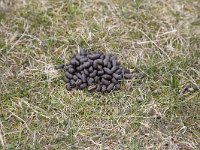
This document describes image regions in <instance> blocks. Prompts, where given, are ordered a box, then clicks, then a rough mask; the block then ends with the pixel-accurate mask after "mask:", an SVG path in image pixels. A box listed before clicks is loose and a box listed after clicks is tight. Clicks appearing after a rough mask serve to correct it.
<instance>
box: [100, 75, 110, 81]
mask: <svg viewBox="0 0 200 150" xmlns="http://www.w3.org/2000/svg"><path fill="white" fill-rule="evenodd" d="M102 78H104V79H107V80H111V79H112V76H111V75H108V74H104V75H102Z"/></svg>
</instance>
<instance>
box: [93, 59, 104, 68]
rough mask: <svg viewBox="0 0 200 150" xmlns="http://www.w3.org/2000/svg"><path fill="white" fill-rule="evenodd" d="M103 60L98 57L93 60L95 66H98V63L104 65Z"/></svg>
mask: <svg viewBox="0 0 200 150" xmlns="http://www.w3.org/2000/svg"><path fill="white" fill-rule="evenodd" d="M102 63H103V61H102V60H101V59H97V60H95V61H94V62H93V67H94V68H97V67H98V65H102Z"/></svg>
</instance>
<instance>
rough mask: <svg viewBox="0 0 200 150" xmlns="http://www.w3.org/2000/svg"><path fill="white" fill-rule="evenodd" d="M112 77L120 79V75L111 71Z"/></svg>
mask: <svg viewBox="0 0 200 150" xmlns="http://www.w3.org/2000/svg"><path fill="white" fill-rule="evenodd" d="M113 77H114V78H115V79H117V80H120V79H121V76H120V75H118V74H116V73H113Z"/></svg>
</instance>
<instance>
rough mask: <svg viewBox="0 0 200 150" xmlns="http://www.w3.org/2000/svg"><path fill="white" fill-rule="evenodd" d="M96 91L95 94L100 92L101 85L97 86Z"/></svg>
mask: <svg viewBox="0 0 200 150" xmlns="http://www.w3.org/2000/svg"><path fill="white" fill-rule="evenodd" d="M96 91H97V92H100V91H101V85H100V84H98V85H97V88H96Z"/></svg>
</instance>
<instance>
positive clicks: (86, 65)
mask: <svg viewBox="0 0 200 150" xmlns="http://www.w3.org/2000/svg"><path fill="white" fill-rule="evenodd" d="M90 66H91V63H90V62H85V63H84V64H83V68H88V67H90Z"/></svg>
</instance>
